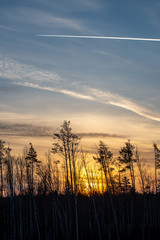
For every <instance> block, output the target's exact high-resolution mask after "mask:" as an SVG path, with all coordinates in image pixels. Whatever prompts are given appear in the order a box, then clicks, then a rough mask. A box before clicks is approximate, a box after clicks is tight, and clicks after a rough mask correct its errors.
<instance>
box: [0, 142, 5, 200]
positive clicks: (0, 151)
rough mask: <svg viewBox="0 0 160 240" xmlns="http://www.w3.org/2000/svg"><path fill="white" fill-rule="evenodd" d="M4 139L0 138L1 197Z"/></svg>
mask: <svg viewBox="0 0 160 240" xmlns="http://www.w3.org/2000/svg"><path fill="white" fill-rule="evenodd" d="M5 149H6V148H5V141H3V140H0V174H1V196H2V197H3V161H4V154H5Z"/></svg>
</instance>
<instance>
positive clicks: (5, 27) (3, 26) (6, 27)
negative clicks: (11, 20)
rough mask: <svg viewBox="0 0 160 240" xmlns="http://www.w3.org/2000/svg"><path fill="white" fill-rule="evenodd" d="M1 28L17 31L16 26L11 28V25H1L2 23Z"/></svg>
mask: <svg viewBox="0 0 160 240" xmlns="http://www.w3.org/2000/svg"><path fill="white" fill-rule="evenodd" d="M0 29H3V30H7V31H16V29H15V28H11V27H8V26H5V25H1V24H0Z"/></svg>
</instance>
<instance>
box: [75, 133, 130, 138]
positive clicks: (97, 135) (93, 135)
mask: <svg viewBox="0 0 160 240" xmlns="http://www.w3.org/2000/svg"><path fill="white" fill-rule="evenodd" d="M77 135H78V136H79V137H81V138H83V137H85V138H107V137H108V138H127V137H126V136H124V135H118V134H109V133H77Z"/></svg>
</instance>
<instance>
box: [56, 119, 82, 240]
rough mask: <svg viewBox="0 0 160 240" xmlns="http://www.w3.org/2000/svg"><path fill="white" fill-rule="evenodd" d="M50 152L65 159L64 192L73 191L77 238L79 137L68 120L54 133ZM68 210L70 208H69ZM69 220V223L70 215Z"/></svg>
mask: <svg viewBox="0 0 160 240" xmlns="http://www.w3.org/2000/svg"><path fill="white" fill-rule="evenodd" d="M54 139H56V140H57V142H56V143H53V148H52V152H53V153H54V154H56V153H57V154H59V155H60V156H61V157H62V158H63V159H65V168H66V184H65V185H66V189H65V191H66V193H67V194H69V192H70V191H71V193H73V192H74V196H75V218H76V239H77V240H78V236H79V234H78V210H77V182H76V164H75V162H76V158H77V153H78V145H79V140H80V139H79V137H78V136H77V135H76V134H74V133H73V132H72V128H71V127H70V121H64V122H63V125H62V126H61V129H60V132H59V133H54ZM69 212H70V210H69ZM69 222H70V223H71V217H70V220H69Z"/></svg>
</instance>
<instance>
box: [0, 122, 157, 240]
mask: <svg viewBox="0 0 160 240" xmlns="http://www.w3.org/2000/svg"><path fill="white" fill-rule="evenodd" d="M80 141H81V139H80V137H79V136H78V135H77V134H76V133H74V132H73V130H72V128H71V123H70V121H64V122H63V124H62V125H61V126H60V130H59V132H57V133H53V145H52V147H51V150H50V151H48V152H47V153H46V155H45V156H46V157H45V161H41V160H40V158H39V157H38V155H37V152H36V150H35V148H34V146H33V144H32V143H29V146H28V147H25V148H24V151H23V153H22V154H21V155H20V156H13V155H12V149H11V148H9V147H7V144H6V143H5V140H2V139H1V140H0V239H2V240H10V239H12V240H23V239H27V240H37V239H38V240H41V239H42V240H43V239H45V240H51V239H52V240H63V239H64V240H72V239H73V240H89V239H93V240H94V239H97V240H103V239H109V240H120V239H122V240H125V239H137V240H138V239H142V240H149V239H159V237H158V235H159V232H160V184H159V183H160V181H159V169H160V149H159V147H158V145H157V144H156V143H154V144H153V153H154V157H155V159H154V172H152V173H150V171H148V170H147V167H146V165H145V163H144V161H143V160H142V157H141V155H140V153H139V152H138V150H137V149H136V147H135V146H134V145H133V144H132V142H131V140H127V141H126V142H125V143H124V145H123V147H122V148H121V149H120V150H119V154H118V156H114V154H113V153H112V152H111V151H110V149H109V146H108V145H107V144H106V143H104V142H103V141H100V142H99V144H98V146H97V148H96V154H94V156H92V159H90V157H88V155H87V153H86V152H84V151H83V149H82V147H80Z"/></svg>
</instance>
